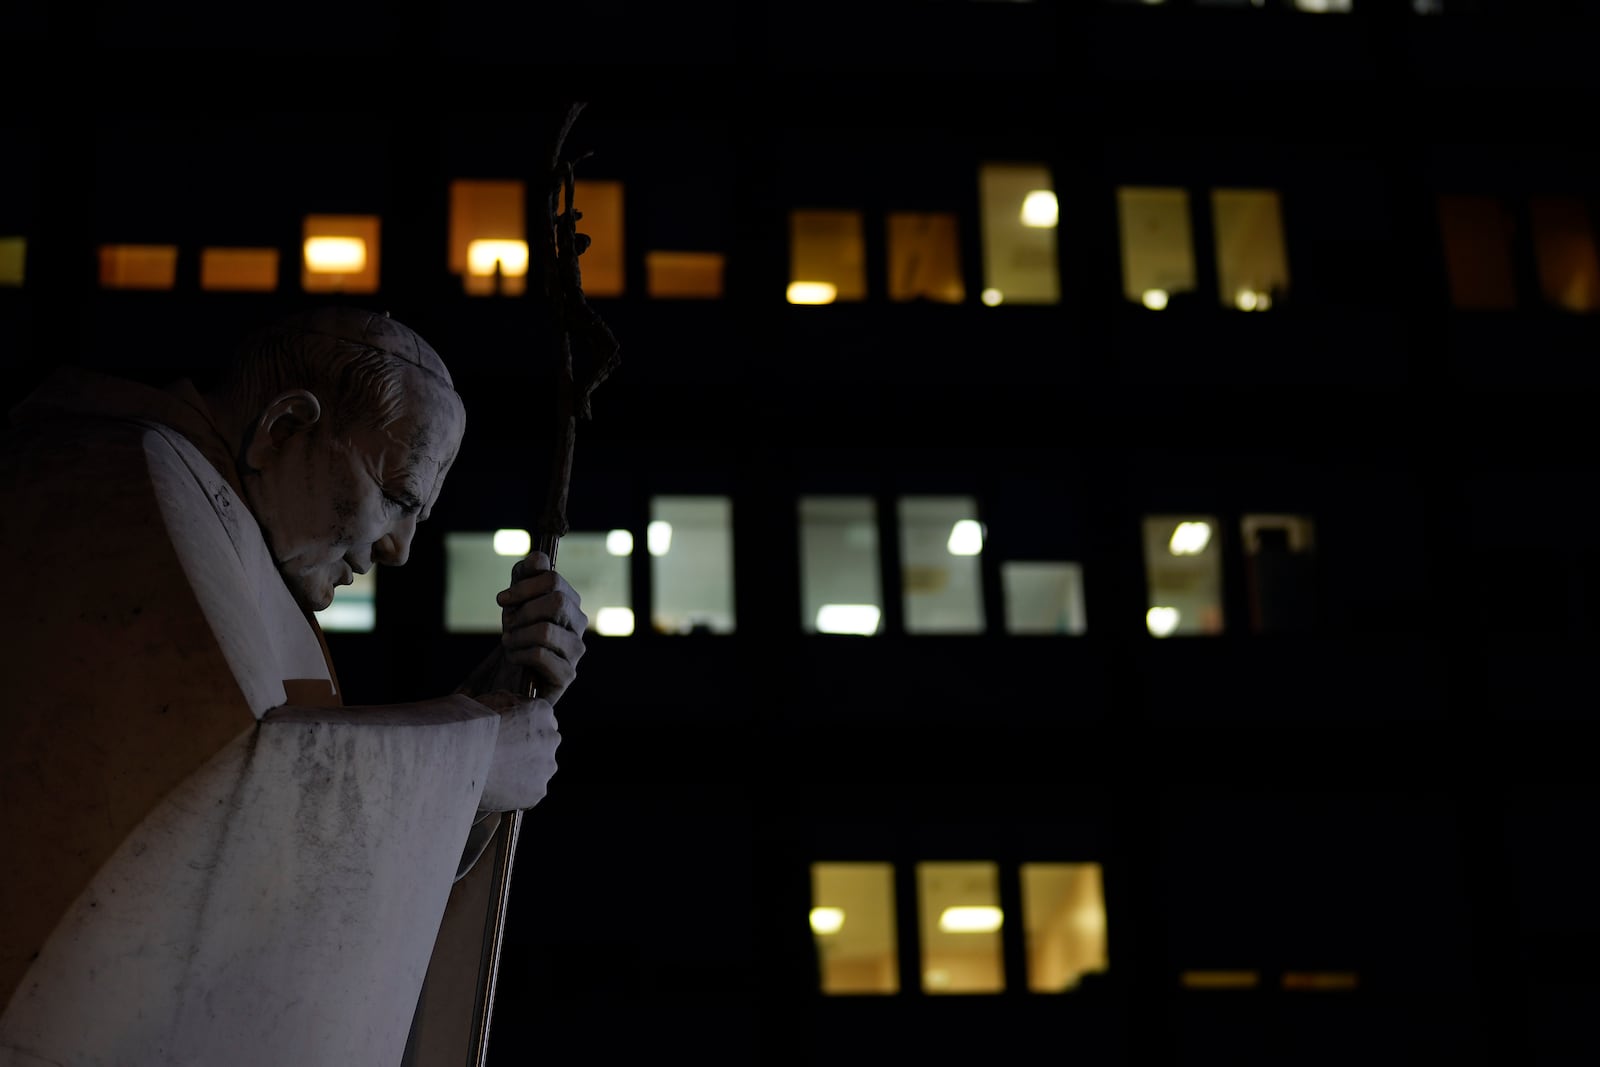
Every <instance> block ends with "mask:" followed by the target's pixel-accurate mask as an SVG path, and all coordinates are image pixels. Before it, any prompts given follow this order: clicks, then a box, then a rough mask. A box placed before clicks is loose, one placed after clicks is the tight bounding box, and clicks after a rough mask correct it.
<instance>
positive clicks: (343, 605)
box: [317, 568, 499, 633]
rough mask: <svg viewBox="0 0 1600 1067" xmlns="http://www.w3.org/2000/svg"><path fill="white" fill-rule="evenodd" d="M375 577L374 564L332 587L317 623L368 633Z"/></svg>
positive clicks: (373, 622) (337, 629)
mask: <svg viewBox="0 0 1600 1067" xmlns="http://www.w3.org/2000/svg"><path fill="white" fill-rule="evenodd" d="M377 581H378V572H377V569H376V568H374V569H373V570H370V571H368V572H367V573H366V574H358V575H356V576H355V581H353V582H351V583H350V584H349V585H341V586H339V587H338V588H337V589H335V590H334V591H333V603H331V604H329V605H328V606H327V607H325V608H323V609H322V610H321V611H319V612H317V625H319V626H321V627H322V628H323V629H324V630H326V631H328V632H329V633H371V632H372V629H373V627H374V626H375V625H377V621H378V611H377V604H376V602H375V600H374V596H373V594H374V593H375V591H376V588H377ZM495 629H499V627H498V626H496V627H495Z"/></svg>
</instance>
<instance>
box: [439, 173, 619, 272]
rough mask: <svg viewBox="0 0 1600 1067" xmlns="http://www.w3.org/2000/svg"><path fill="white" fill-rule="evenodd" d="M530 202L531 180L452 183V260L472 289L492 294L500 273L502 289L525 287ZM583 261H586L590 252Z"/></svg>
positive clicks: (583, 262) (454, 268)
mask: <svg viewBox="0 0 1600 1067" xmlns="http://www.w3.org/2000/svg"><path fill="white" fill-rule="evenodd" d="M526 205H527V186H526V185H525V184H524V183H523V182H520V181H479V180H468V179H460V180H457V181H453V182H451V183H450V243H449V250H448V253H447V255H448V266H449V269H450V271H451V273H453V274H459V275H460V276H461V278H462V285H463V288H464V289H465V290H466V292H467V293H468V294H470V295H473V296H492V295H494V293H495V292H496V284H495V282H496V277H497V276H498V278H499V286H498V291H499V293H500V294H501V295H504V296H518V295H521V294H522V293H524V292H525V291H526V290H527V282H528V262H529V251H528V232H527V225H526V221H525V220H526V210H527V208H526ZM585 221H587V220H585ZM583 228H584V227H583V226H582V225H581V224H580V226H579V229H583ZM582 265H583V266H584V267H587V266H588V257H587V256H585V257H584V259H583V261H582ZM584 280H585V281H586V282H587V281H588V279H587V278H585V279H584Z"/></svg>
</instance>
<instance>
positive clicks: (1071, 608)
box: [1000, 560, 1089, 635]
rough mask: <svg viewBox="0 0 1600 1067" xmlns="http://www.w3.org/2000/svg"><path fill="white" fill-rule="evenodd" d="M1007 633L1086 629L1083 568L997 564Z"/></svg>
mask: <svg viewBox="0 0 1600 1067" xmlns="http://www.w3.org/2000/svg"><path fill="white" fill-rule="evenodd" d="M1000 582H1001V589H1002V592H1003V593H1004V594H1005V603H1006V633H1008V634H1072V635H1077V634H1081V633H1084V632H1085V631H1087V630H1088V626H1089V624H1088V616H1087V614H1086V613H1085V611H1084V606H1083V568H1082V567H1081V566H1080V565H1079V564H1076V563H1066V562H1060V563H1056V562H1020V561H1015V560H1007V561H1006V562H1004V563H1002V564H1000Z"/></svg>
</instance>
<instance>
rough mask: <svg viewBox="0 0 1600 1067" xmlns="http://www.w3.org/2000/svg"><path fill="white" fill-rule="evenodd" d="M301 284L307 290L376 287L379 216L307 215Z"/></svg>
mask: <svg viewBox="0 0 1600 1067" xmlns="http://www.w3.org/2000/svg"><path fill="white" fill-rule="evenodd" d="M300 286H301V288H303V289H304V290H305V291H306V292H308V293H375V292H377V291H378V216H376V215H307V216H306V219H305V227H304V243H303V245H302V249H301V271H300Z"/></svg>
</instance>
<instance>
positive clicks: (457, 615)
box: [444, 531, 633, 636]
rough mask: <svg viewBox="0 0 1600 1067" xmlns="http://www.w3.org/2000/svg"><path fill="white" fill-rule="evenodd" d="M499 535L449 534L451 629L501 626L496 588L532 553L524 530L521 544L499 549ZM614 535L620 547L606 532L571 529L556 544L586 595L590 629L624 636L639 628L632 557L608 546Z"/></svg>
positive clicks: (565, 571)
mask: <svg viewBox="0 0 1600 1067" xmlns="http://www.w3.org/2000/svg"><path fill="white" fill-rule="evenodd" d="M518 532H520V531H518ZM495 538H496V535H495V534H494V533H492V532H483V533H447V534H445V535H444V547H445V608H444V628H445V630H446V631H448V632H450V633H499V632H500V605H499V604H497V603H496V602H495V599H494V598H495V594H496V593H498V592H500V590H502V589H504V588H505V587H506V586H507V585H509V584H510V583H511V565H512V564H514V563H515V562H516V561H517V560H518V559H521V558H522V557H523V556H525V555H527V552H528V549H527V543H528V542H527V539H526V536H524V537H523V538H522V539H521V543H520V544H519V545H517V544H514V545H510V546H507V545H505V544H502V545H501V548H502V551H496V548H495ZM608 540H610V541H611V543H612V545H611V548H616V547H617V541H616V539H615V538H608V536H607V535H606V534H604V533H568V534H567V535H566V536H565V537H563V538H562V539H561V544H560V546H559V547H558V548H557V550H556V570H558V571H560V572H561V574H562V576H563V577H565V578H566V579H567V582H568V584H570V585H571V586H572V588H573V589H574V590H575V591H576V592H577V594H578V596H579V597H581V598H582V600H583V612H584V614H585V615H587V616H588V617H589V632H590V633H597V634H603V635H607V636H623V635H626V634H630V633H632V632H633V600H632V597H631V595H630V589H631V587H630V585H629V582H628V557H627V555H625V554H624V555H618V554H616V553H614V552H613V551H612V550H611V549H610V548H608V547H607V541H608ZM508 547H509V548H510V549H511V550H510V551H504V550H505V549H507V548H508Z"/></svg>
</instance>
